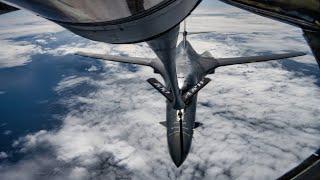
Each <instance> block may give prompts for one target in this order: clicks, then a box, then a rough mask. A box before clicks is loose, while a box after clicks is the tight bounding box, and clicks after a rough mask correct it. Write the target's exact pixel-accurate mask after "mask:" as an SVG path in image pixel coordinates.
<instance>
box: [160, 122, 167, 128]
mask: <svg viewBox="0 0 320 180" xmlns="http://www.w3.org/2000/svg"><path fill="white" fill-rule="evenodd" d="M159 124H161V125H162V126H164V127H167V122H166V121H162V122H159Z"/></svg>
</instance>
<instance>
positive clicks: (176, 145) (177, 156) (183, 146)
mask: <svg viewBox="0 0 320 180" xmlns="http://www.w3.org/2000/svg"><path fill="white" fill-rule="evenodd" d="M168 145H169V152H170V156H171V158H172V160H173V162H174V164H175V165H176V166H177V167H180V166H181V164H182V163H183V162H184V161H185V159H186V158H187V156H188V154H189V151H190V146H191V138H190V136H189V135H186V134H182V135H181V134H180V132H177V133H175V134H173V135H171V136H170V137H168Z"/></svg>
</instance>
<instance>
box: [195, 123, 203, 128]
mask: <svg viewBox="0 0 320 180" xmlns="http://www.w3.org/2000/svg"><path fill="white" fill-rule="evenodd" d="M202 125H203V124H202V123H200V122H194V128H193V129H197V128H198V127H200V126H202Z"/></svg>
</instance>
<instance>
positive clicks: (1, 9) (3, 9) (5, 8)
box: [0, 2, 19, 15]
mask: <svg viewBox="0 0 320 180" xmlns="http://www.w3.org/2000/svg"><path fill="white" fill-rule="evenodd" d="M17 10H19V9H18V8H15V7H12V6H9V5H7V4H4V3H2V2H0V15H1V14H5V13H9V12H12V11H17Z"/></svg>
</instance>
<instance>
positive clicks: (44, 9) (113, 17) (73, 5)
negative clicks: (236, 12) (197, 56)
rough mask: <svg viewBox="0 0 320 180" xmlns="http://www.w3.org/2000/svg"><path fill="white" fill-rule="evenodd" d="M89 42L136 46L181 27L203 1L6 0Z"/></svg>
mask: <svg viewBox="0 0 320 180" xmlns="http://www.w3.org/2000/svg"><path fill="white" fill-rule="evenodd" d="M4 2H6V3H10V4H12V5H15V6H18V7H21V8H24V9H27V10H29V11H32V12H34V13H36V14H38V15H40V16H42V17H44V18H47V19H49V20H52V21H54V22H56V23H58V24H60V25H61V26H63V27H65V28H66V29H68V30H70V31H71V32H73V33H75V34H77V35H80V36H83V37H85V38H87V39H90V40H94V41H100V42H106V43H116V44H122V43H135V42H143V41H147V40H150V39H153V38H155V37H156V36H158V35H159V34H162V33H164V32H166V31H169V30H170V29H172V28H173V27H174V26H176V25H178V24H179V23H180V22H181V21H182V20H183V19H184V18H185V17H187V16H188V15H189V14H190V13H191V11H192V10H193V9H194V8H195V7H196V6H197V5H198V4H199V3H200V2H201V0H116V1H115V0H46V1H44V0H4Z"/></svg>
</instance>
